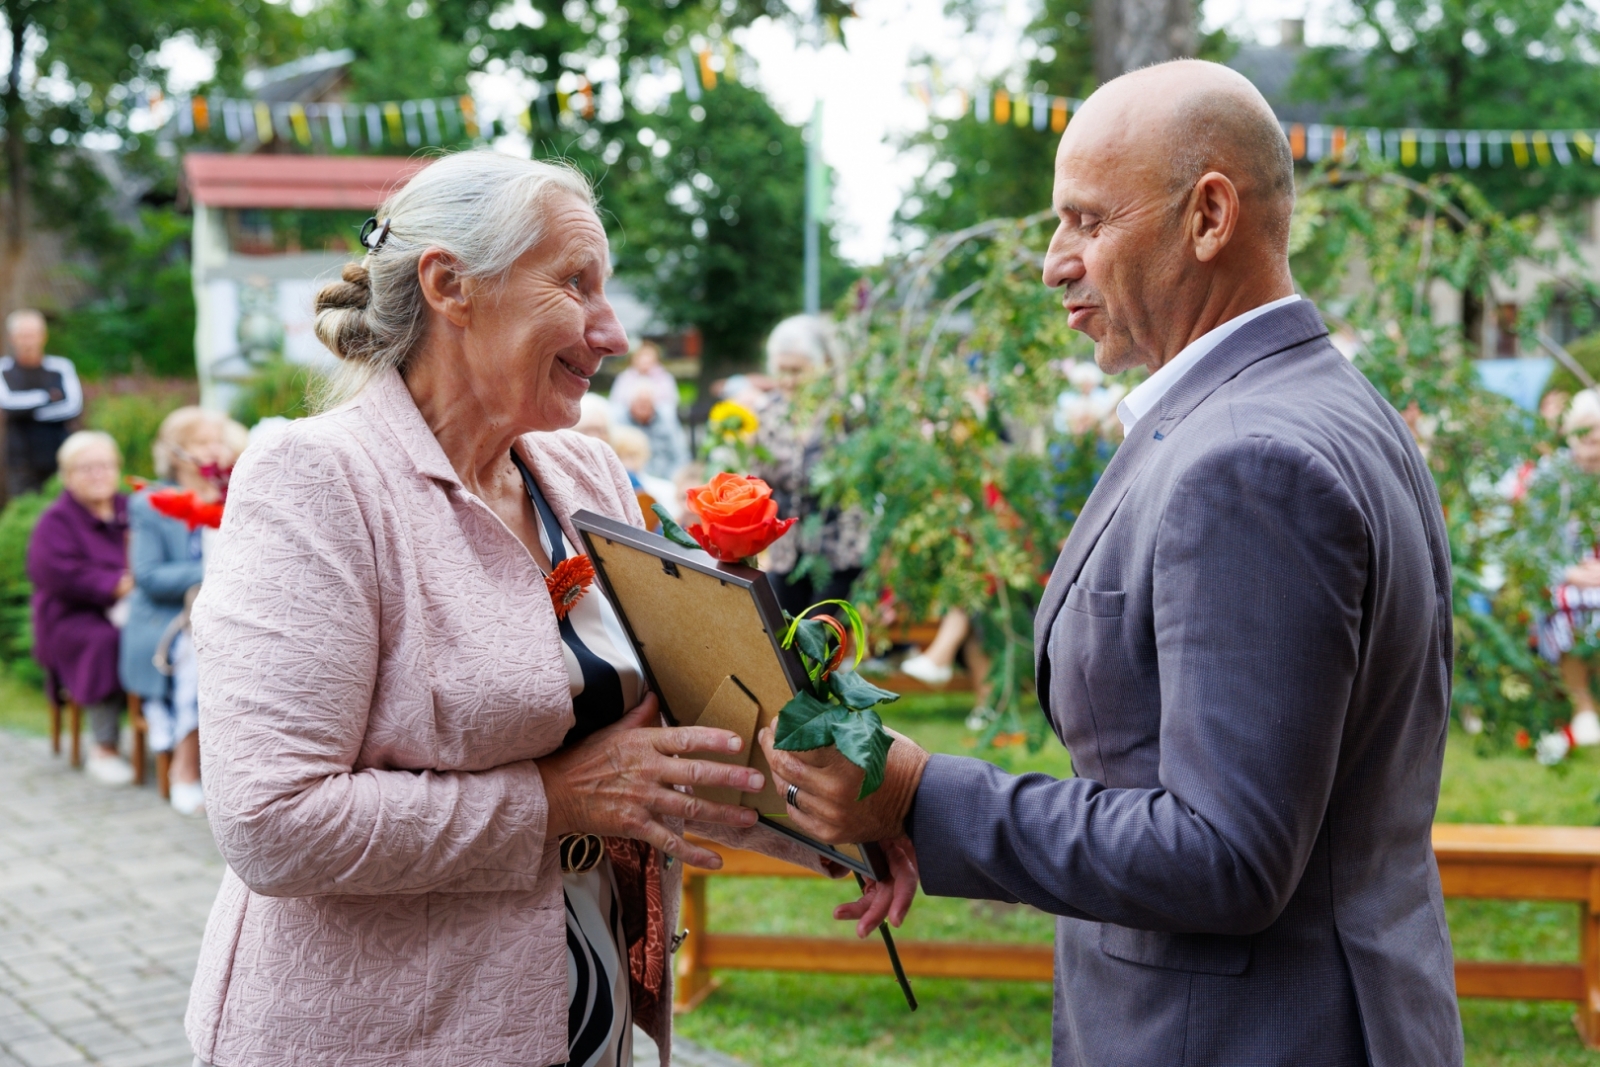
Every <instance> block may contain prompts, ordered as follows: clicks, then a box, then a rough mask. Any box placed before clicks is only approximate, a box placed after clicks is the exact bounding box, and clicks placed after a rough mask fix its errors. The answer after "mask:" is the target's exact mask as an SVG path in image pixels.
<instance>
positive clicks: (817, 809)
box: [761, 726, 928, 845]
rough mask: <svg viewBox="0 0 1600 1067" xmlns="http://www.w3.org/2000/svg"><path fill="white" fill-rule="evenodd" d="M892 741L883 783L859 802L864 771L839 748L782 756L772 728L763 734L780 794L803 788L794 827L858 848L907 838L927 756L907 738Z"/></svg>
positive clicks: (792, 812) (792, 809)
mask: <svg viewBox="0 0 1600 1067" xmlns="http://www.w3.org/2000/svg"><path fill="white" fill-rule="evenodd" d="M893 737H894V743H893V744H892V745H890V746H889V765H888V767H887V768H886V770H885V771H884V776H883V784H882V785H881V786H879V787H878V789H877V791H876V792H875V793H873V794H872V795H871V796H869V797H867V799H865V800H857V799H856V797H857V796H859V795H860V793H861V779H862V778H863V774H862V771H861V768H860V767H857V766H856V765H855V764H854V763H851V762H850V761H849V760H847V759H845V758H844V757H843V756H841V755H840V754H839V750H838V749H836V748H833V747H832V746H829V747H828V748H817V749H812V750H811V751H810V752H784V751H783V750H781V749H778V748H775V747H774V746H773V741H772V727H770V726H769V727H767V728H766V729H765V730H762V731H761V748H762V751H764V752H765V753H766V754H767V763H768V764H769V765H770V766H771V767H772V780H773V782H774V784H775V785H776V786H777V789H778V795H779V796H785V795H787V793H788V790H789V785H790V783H793V784H794V785H797V786H799V787H800V796H799V806H798V807H796V806H794V805H790V807H789V818H790V820H791V821H792V822H793V824H794V827H795V829H797V830H799V831H801V832H802V833H805V834H808V835H809V836H811V837H814V838H816V839H817V840H818V841H826V842H827V843H828V844H831V845H839V844H850V845H857V844H861V843H862V842H864V841H887V840H890V839H892V838H897V837H901V836H903V835H904V834H905V821H906V814H907V813H908V812H909V811H910V810H911V800H912V798H913V797H915V796H916V794H917V786H918V784H920V783H921V781H922V769H923V768H924V767H925V766H927V763H928V754H927V753H926V752H924V751H923V750H922V749H920V748H918V747H917V745H916V744H915V743H914V742H912V741H911V740H909V739H908V738H905V737H902V736H900V735H899V734H894V735H893Z"/></svg>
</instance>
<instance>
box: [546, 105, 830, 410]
mask: <svg viewBox="0 0 1600 1067" xmlns="http://www.w3.org/2000/svg"><path fill="white" fill-rule="evenodd" d="M590 135H593V136H592V137H591V136H590ZM586 141H588V142H590V143H592V145H593V149H592V150H586V149H584V144H585V142H586ZM572 154H573V157H574V159H575V160H576V161H577V162H578V163H579V164H580V165H581V166H583V167H584V169H585V170H588V171H590V172H591V173H594V174H596V175H599V176H600V181H599V186H600V192H601V195H602V207H603V208H604V210H605V212H606V213H607V214H608V215H609V216H611V219H614V220H615V224H614V227H613V228H612V243H613V247H614V248H615V250H616V256H617V262H616V269H617V271H618V273H619V274H622V275H625V276H627V277H628V278H630V279H632V280H634V281H635V282H636V283H637V284H638V285H639V287H640V289H641V290H642V291H643V293H644V294H645V295H647V296H648V298H649V299H650V300H651V302H652V303H653V305H654V306H655V308H656V309H657V310H658V311H659V312H660V314H661V315H662V316H663V317H665V318H666V319H667V320H668V321H669V322H671V323H673V324H674V325H679V326H683V325H689V324H693V325H696V326H698V327H699V328H700V333H701V336H702V337H703V339H704V353H705V354H704V356H703V359H702V378H703V379H705V380H710V379H713V378H718V377H721V376H723V375H725V374H728V373H731V372H733V371H735V370H748V369H751V368H753V367H755V366H757V365H758V364H759V360H760V352H761V341H762V338H763V337H764V336H765V335H766V333H767V331H768V330H770V329H771V328H772V327H773V326H774V325H776V324H777V322H778V320H779V319H781V318H783V317H784V316H785V315H789V314H792V313H794V312H795V311H796V310H798V309H799V307H800V304H801V297H802V293H801V287H802V282H803V271H802V264H803V262H804V253H805V250H804V235H803V231H802V226H801V223H802V220H803V219H804V216H805V156H806V149H805V143H804V140H803V138H802V136H801V131H800V130H799V129H798V128H796V127H794V126H791V125H789V124H788V123H787V122H785V121H784V120H783V118H782V116H780V115H779V114H778V113H777V112H776V111H775V110H774V109H773V107H772V104H771V103H770V102H769V101H768V100H767V98H766V97H765V96H764V95H763V94H762V93H761V92H760V91H758V90H756V89H752V88H750V87H748V86H746V85H743V84H741V83H739V82H737V81H735V80H733V79H726V80H724V81H722V82H721V83H720V84H719V85H718V86H717V88H716V89H714V90H712V91H710V92H706V93H704V94H703V95H702V96H701V98H700V102H699V103H698V104H696V103H693V102H691V101H690V100H689V98H688V97H687V96H685V95H684V94H681V93H680V94H677V95H674V96H673V97H671V98H670V99H669V100H668V101H667V102H666V104H665V106H664V108H663V109H662V110H660V111H658V112H657V113H655V114H649V113H640V112H635V111H628V112H625V113H624V114H623V115H622V116H621V117H619V118H618V119H617V120H616V121H615V122H610V123H604V122H600V121H598V120H597V121H596V122H595V123H594V124H593V125H592V126H591V127H590V128H589V129H588V130H587V131H585V134H584V136H583V137H581V138H580V140H579V143H578V145H577V147H576V150H575V151H574V152H573V153H572ZM608 165H609V169H607V168H608ZM611 219H608V220H607V221H608V224H610V223H611ZM823 236H824V242H825V243H826V244H828V245H829V248H828V249H827V250H826V254H825V264H824V265H825V266H827V267H828V272H827V276H826V277H825V279H824V280H825V282H827V283H829V284H828V285H827V286H826V287H825V293H824V297H825V299H829V298H832V297H833V296H837V295H838V293H839V292H841V291H842V288H843V284H844V278H843V273H842V271H841V269H840V268H839V266H838V263H837V260H836V258H834V257H833V256H832V253H831V244H832V242H831V240H830V239H828V237H827V235H826V233H824V235H823Z"/></svg>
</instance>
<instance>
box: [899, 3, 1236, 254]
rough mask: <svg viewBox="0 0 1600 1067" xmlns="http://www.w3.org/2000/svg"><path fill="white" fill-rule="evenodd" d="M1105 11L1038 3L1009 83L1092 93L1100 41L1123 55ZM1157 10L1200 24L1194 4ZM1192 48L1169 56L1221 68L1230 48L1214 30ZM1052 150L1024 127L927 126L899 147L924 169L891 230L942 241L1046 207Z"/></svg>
mask: <svg viewBox="0 0 1600 1067" xmlns="http://www.w3.org/2000/svg"><path fill="white" fill-rule="evenodd" d="M1142 5H1144V6H1147V4H1145V0H1141V4H1135V5H1119V4H1116V3H1113V4H1111V5H1109V6H1111V7H1113V8H1117V7H1123V6H1126V7H1128V8H1129V9H1130V11H1131V9H1132V8H1135V7H1140V8H1141V10H1142ZM1105 6H1107V5H1106V4H1104V3H1103V2H1100V0H1041V6H1040V8H1039V12H1038V15H1037V16H1036V17H1035V18H1034V20H1033V22H1032V23H1030V24H1029V26H1028V29H1027V33H1026V36H1025V38H1024V40H1025V41H1026V42H1027V43H1026V45H1025V49H1026V50H1031V52H1032V55H1031V57H1030V58H1029V59H1028V62H1027V66H1026V68H1025V69H1024V70H1023V72H1022V74H1021V75H1020V77H1019V78H1018V79H1017V84H1018V85H1022V86H1026V87H1027V88H1028V89H1029V90H1030V91H1032V92H1040V93H1050V94H1053V95H1058V96H1068V97H1076V98H1078V99H1082V98H1084V97H1087V96H1088V95H1089V94H1090V93H1092V92H1094V89H1095V86H1096V85H1098V84H1099V83H1100V82H1101V81H1103V80H1104V79H1105V75H1104V74H1102V73H1100V72H1099V68H1098V63H1099V60H1098V57H1099V55H1100V52H1101V51H1102V46H1103V45H1104V43H1105V41H1106V40H1108V39H1110V40H1112V41H1113V42H1122V43H1118V44H1116V49H1118V50H1120V51H1118V52H1117V54H1119V55H1123V54H1127V55H1131V54H1132V53H1131V52H1128V51H1127V49H1126V48H1124V44H1125V43H1126V42H1125V40H1124V39H1125V38H1127V36H1128V35H1129V34H1130V33H1132V32H1133V30H1134V26H1133V25H1132V24H1129V23H1127V22H1126V21H1120V20H1124V19H1126V18H1131V17H1132V15H1131V14H1130V13H1124V14H1120V15H1119V16H1118V19H1119V21H1117V22H1115V23H1113V29H1112V31H1110V32H1109V33H1108V32H1107V31H1105V30H1104V28H1103V22H1102V16H1103V14H1104V13H1103V12H1102V11H1101V8H1102V7H1105ZM1156 6H1158V7H1161V8H1162V9H1163V10H1166V9H1168V8H1170V9H1171V11H1178V10H1179V9H1182V11H1189V10H1193V11H1194V18H1196V19H1197V18H1198V17H1199V5H1198V4H1191V3H1190V2H1189V0H1159V3H1157V5H1156ZM986 10H987V6H986V3H985V0H971V2H968V3H965V4H963V5H962V6H960V7H958V8H957V11H958V13H960V14H962V15H964V17H965V18H966V19H967V21H968V24H969V25H975V24H976V23H977V21H978V19H979V18H980V17H981V16H982V15H983V14H984V12H985V11H986ZM1169 13H1170V12H1169ZM1192 43H1193V48H1192V49H1191V50H1190V51H1187V52H1182V53H1175V55H1177V54H1183V55H1189V54H1193V55H1198V56H1199V57H1200V58H1201V59H1211V60H1218V61H1220V60H1223V59H1226V58H1227V56H1228V55H1229V54H1230V53H1231V51H1232V42H1231V41H1230V40H1229V38H1228V37H1227V35H1226V33H1225V32H1223V31H1221V30H1218V31H1215V32H1213V33H1210V34H1205V35H1203V36H1201V37H1200V38H1199V39H1198V40H1195V41H1193V42H1192ZM1108 47H1109V46H1108ZM1128 47H1131V46H1128ZM1167 58H1172V57H1171V56H1169V57H1167ZM1136 65H1137V64H1136ZM1123 69H1129V68H1123ZM1116 73H1121V70H1120V69H1119V70H1118V71H1117V72H1116ZM1111 76H1113V77H1114V76H1115V74H1113V75H1111ZM1058 141H1059V138H1058V137H1057V136H1055V135H1053V134H1051V133H1048V132H1043V131H1040V130H1035V129H1034V128H1033V127H1032V126H1031V125H1027V126H1016V125H1011V126H1002V125H1000V124H998V123H993V122H983V123H980V122H978V121H977V120H976V118H974V117H973V116H972V115H971V114H970V113H969V114H968V115H965V116H963V117H962V118H960V119H957V120H955V121H952V122H946V121H939V120H935V121H934V122H933V123H932V124H931V125H930V126H929V128H928V129H927V130H926V131H923V132H921V133H919V134H917V135H915V136H913V137H911V138H909V139H908V141H907V146H908V147H914V148H920V149H922V150H923V151H925V152H927V153H928V155H929V165H928V169H927V170H926V171H925V172H924V173H923V175H922V176H921V177H920V178H918V179H917V181H916V183H915V184H914V186H913V187H912V192H911V194H910V195H909V196H908V197H907V198H906V200H905V202H904V203H903V204H902V205H901V208H900V211H899V212H898V216H897V218H898V221H899V223H900V224H901V226H902V227H904V228H907V229H911V230H916V231H920V232H921V233H923V234H934V233H943V232H949V231H953V230H959V229H962V228H963V227H966V226H971V225H974V224H976V223H978V222H981V221H983V220H985V219H993V218H1004V217H1012V216H1021V215H1026V214H1029V213H1031V212H1034V211H1038V210H1039V209H1041V208H1044V207H1047V206H1049V203H1050V186H1051V182H1052V173H1053V171H1054V162H1055V151H1056V144H1057V142H1058Z"/></svg>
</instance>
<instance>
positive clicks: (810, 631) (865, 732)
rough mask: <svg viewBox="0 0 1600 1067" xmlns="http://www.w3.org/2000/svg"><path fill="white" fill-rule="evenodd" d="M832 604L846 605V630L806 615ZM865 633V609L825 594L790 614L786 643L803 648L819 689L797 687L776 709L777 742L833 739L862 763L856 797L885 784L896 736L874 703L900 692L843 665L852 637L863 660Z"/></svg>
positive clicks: (797, 747)
mask: <svg viewBox="0 0 1600 1067" xmlns="http://www.w3.org/2000/svg"><path fill="white" fill-rule="evenodd" d="M829 606H837V607H838V608H839V609H840V610H841V611H842V613H843V614H844V616H845V619H846V620H847V621H848V622H849V624H850V628H849V630H848V631H846V629H845V626H844V624H843V623H841V622H840V621H839V620H838V619H835V618H834V617H833V616H831V615H818V616H816V617H815V618H807V616H808V615H810V614H811V613H812V612H814V611H817V610H819V609H821V608H826V607H829ZM847 634H848V636H847ZM866 638H867V632H866V625H865V624H864V623H863V622H862V621H861V613H860V612H858V611H857V610H856V609H855V607H854V606H853V605H851V604H849V603H847V602H845V601H843V600H824V601H822V602H820V603H817V604H813V605H811V606H810V607H809V608H807V609H806V610H805V611H803V612H801V613H800V615H799V616H798V617H794V618H791V619H790V621H789V629H788V630H786V631H785V632H784V635H783V647H784V648H793V649H795V651H797V652H798V653H799V655H800V661H801V662H802V663H803V664H804V665H805V668H806V676H807V677H808V678H810V679H811V684H812V687H813V689H814V690H815V693H813V692H810V691H806V690H801V691H800V692H798V693H796V694H795V695H794V699H792V700H790V701H789V703H787V704H785V705H784V706H783V710H782V711H780V712H779V713H778V722H777V725H776V727H775V728H774V730H773V743H774V744H775V745H776V746H777V747H778V748H781V749H783V750H784V751H786V752H809V751H811V750H813V749H818V748H826V747H828V746H829V745H832V746H833V747H834V748H836V749H838V750H839V754H840V755H841V756H843V757H844V758H845V759H847V760H849V761H850V762H851V763H854V764H855V765H856V766H857V767H860V768H861V769H862V771H863V772H865V777H864V778H862V780H861V793H860V794H859V796H858V797H857V799H858V800H864V799H866V798H867V797H868V796H871V795H872V793H874V792H875V791H876V790H877V788H878V787H879V786H880V785H882V784H883V774H884V770H885V768H886V767H887V766H888V762H889V745H890V744H891V743H892V739H891V738H890V737H889V733H888V731H887V730H885V729H884V728H883V720H882V719H880V718H879V717H878V713H877V711H876V710H874V709H875V708H877V706H878V705H879V704H886V703H889V702H890V701H893V700H898V699H899V694H897V693H891V692H890V691H889V690H887V689H880V688H878V687H877V686H875V685H873V684H872V683H871V682H869V681H867V680H866V679H865V678H863V677H861V675H859V674H857V673H856V672H855V670H854V669H852V670H841V669H840V668H841V667H842V665H843V663H844V658H845V653H846V649H847V648H848V643H849V640H850V639H854V643H855V650H856V658H855V664H854V666H859V665H860V663H861V658H862V656H863V655H864V654H865V651H866V644H867V641H866Z"/></svg>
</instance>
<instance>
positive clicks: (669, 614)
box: [572, 511, 881, 878]
mask: <svg viewBox="0 0 1600 1067" xmlns="http://www.w3.org/2000/svg"><path fill="white" fill-rule="evenodd" d="M572 524H573V526H574V527H576V528H577V531H578V535H579V536H580V537H581V538H582V539H583V542H584V551H586V552H587V553H588V554H589V558H590V559H591V560H592V561H593V563H594V568H595V573H596V576H597V577H598V579H599V581H600V584H601V587H602V588H603V589H604V590H605V592H606V595H607V596H608V597H609V598H610V600H611V603H612V606H613V607H614V608H615V609H616V611H617V615H618V617H619V618H620V619H621V621H622V625H623V629H625V630H626V631H627V633H628V639H629V641H631V642H632V644H633V648H634V651H635V653H637V654H638V656H639V662H640V663H641V664H642V665H643V666H644V670H645V676H646V678H647V679H648V680H649V682H650V688H651V689H652V690H653V691H654V692H655V694H656V697H657V699H658V700H660V702H661V710H662V711H663V712H664V713H665V715H666V717H667V721H669V722H671V723H673V724H674V725H677V726H694V725H696V724H697V723H698V722H699V720H700V715H701V712H702V711H704V710H706V709H707V707H708V706H710V705H711V704H712V701H713V698H714V697H716V696H717V695H718V691H719V689H722V687H723V686H724V684H725V683H726V682H728V680H729V679H730V678H731V679H733V680H734V681H736V682H737V686H738V688H740V689H742V690H743V691H744V693H745V694H748V697H749V698H750V699H751V700H753V701H754V702H755V703H756V704H757V705H758V706H759V710H758V711H757V714H756V730H757V731H760V730H761V729H762V728H764V727H765V726H767V725H768V724H770V723H771V722H772V720H773V719H775V718H777V715H778V712H779V710H780V709H782V707H783V706H784V705H785V704H787V703H788V702H789V698H790V697H792V696H793V695H794V694H795V693H796V692H799V691H800V690H801V689H804V688H807V687H808V680H807V678H806V674H805V669H804V668H803V667H802V665H801V663H800V658H799V657H798V656H797V655H796V654H795V653H794V652H793V651H790V650H787V649H784V648H783V647H782V645H781V644H780V641H781V639H782V633H783V628H784V622H783V611H782V609H780V608H779V607H778V601H777V597H776V596H775V595H774V594H773V592H772V587H771V586H770V585H769V584H768V582H767V577H766V575H765V574H763V573H762V572H761V571H758V570H756V569H755V568H753V567H745V566H742V565H740V564H736V563H718V562H717V561H716V560H714V559H712V558H711V557H710V556H708V555H706V554H705V553H704V552H697V551H690V550H687V549H683V548H680V547H678V546H677V545H674V544H673V543H672V542H670V541H668V540H667V539H666V538H664V537H660V536H658V535H656V534H651V533H646V532H645V531H643V530H640V529H637V528H636V527H633V526H628V525H626V524H624V523H620V522H617V521H615V520H613V519H608V518H606V517H604V516H601V515H596V514H595V513H593V512H589V511H580V512H578V513H577V514H575V515H573V517H572ZM726 700H727V693H724V694H723V700H722V701H719V704H720V703H723V702H725V701H726ZM718 725H719V726H720V725H723V724H722V723H720V722H719V723H718ZM747 751H748V752H749V754H750V761H749V764H748V765H749V766H750V767H752V768H753V769H755V770H758V771H760V772H761V774H762V776H763V777H764V778H765V779H766V784H765V786H764V787H763V789H762V790H761V792H759V793H743V794H740V801H739V802H740V803H742V804H743V805H744V806H745V807H748V808H754V809H755V810H756V811H758V812H760V813H761V815H762V820H761V821H762V822H764V823H766V824H767V825H768V826H770V827H772V828H773V829H774V830H777V831H778V832H780V833H782V834H784V835H785V836H787V837H791V838H793V839H795V840H797V841H799V842H801V843H802V844H804V845H807V846H808V847H810V848H813V849H815V850H816V851H818V852H821V853H822V854H823V855H826V856H828V857H829V858H831V859H834V860H836V861H838V862H839V863H842V864H844V865H845V866H846V867H848V868H850V869H851V870H854V871H857V872H858V873H861V874H863V875H865V876H866V877H869V878H875V877H877V875H876V874H875V873H874V870H873V868H874V866H878V864H875V863H874V860H875V859H876V857H871V856H869V855H868V853H869V852H876V851H877V849H876V848H869V849H866V850H863V849H861V848H858V847H857V846H854V845H839V846H829V845H825V844H822V843H821V842H818V841H815V840H813V839H811V838H809V837H807V836H805V835H804V834H802V833H799V832H798V831H796V830H795V829H794V828H793V827H791V826H789V825H788V820H787V818H781V819H778V818H773V817H774V816H784V815H785V814H786V813H787V810H788V809H787V807H786V805H785V804H784V801H783V798H782V797H780V796H779V795H778V792H777V787H776V786H775V785H774V784H773V779H772V768H771V767H769V766H768V765H767V759H766V754H765V753H763V752H762V751H761V747H760V745H758V744H756V743H755V742H754V739H753V737H752V738H751V740H750V744H749V745H748V748H747ZM715 799H718V800H723V799H727V800H730V801H731V800H732V798H731V797H728V798H723V797H717V798H715ZM880 869H881V868H880Z"/></svg>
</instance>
